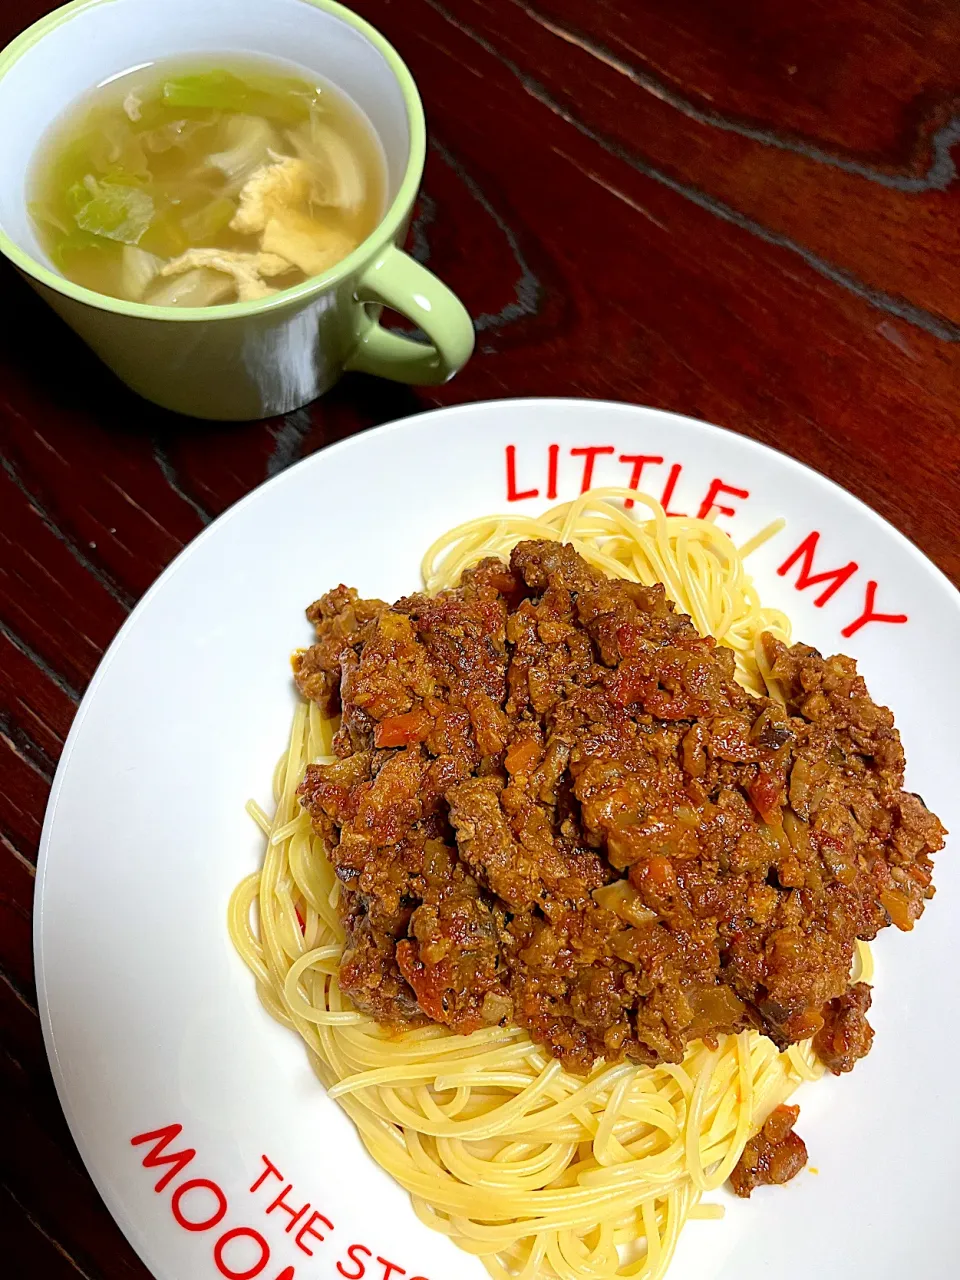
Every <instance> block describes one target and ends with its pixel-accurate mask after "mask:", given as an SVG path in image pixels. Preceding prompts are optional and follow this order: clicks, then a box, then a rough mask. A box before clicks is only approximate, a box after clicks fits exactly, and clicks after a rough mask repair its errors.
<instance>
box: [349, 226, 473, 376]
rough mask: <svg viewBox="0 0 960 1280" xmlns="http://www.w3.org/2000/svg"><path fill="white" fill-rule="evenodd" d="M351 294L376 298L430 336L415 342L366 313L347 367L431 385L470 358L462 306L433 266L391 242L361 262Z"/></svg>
mask: <svg viewBox="0 0 960 1280" xmlns="http://www.w3.org/2000/svg"><path fill="white" fill-rule="evenodd" d="M355 296H356V299H357V302H358V303H359V304H360V306H361V307H362V306H363V304H364V303H367V302H380V303H382V304H383V305H384V306H385V307H391V308H392V309H393V310H394V311H399V312H400V314H401V315H404V316H406V317H407V319H408V320H412V321H413V323H414V324H415V325H418V326H419V327H420V328H421V329H422V330H423V332H424V333H425V334H426V335H427V337H428V338H429V340H430V341H429V343H422V342H414V341H413V339H412V338H405V337H404V336H403V335H402V334H399V333H392V332H391V331H390V330H389V329H384V328H383V326H382V325H381V324H380V323H379V322H378V321H376V320H372V319H371V320H369V322H368V323H367V324H366V325H365V326H364V327H363V328H361V330H360V338H359V342H358V344H357V348H356V350H355V351H354V352H353V354H352V355H351V356H350V358H349V359H348V360H347V362H346V364H345V366H344V367H345V368H346V369H352V370H355V371H357V372H359V373H373V374H376V375H377V376H378V377H380V378H392V379H393V380H394V381H395V382H410V383H413V384H414V385H417V386H422V387H434V386H439V385H440V383H442V382H447V381H448V380H449V379H450V378H452V377H453V375H454V374H455V373H457V372H458V371H459V370H460V369H462V368H463V366H464V365H465V364H466V363H467V361H468V360H469V359H470V353H471V352H472V351H473V343H474V333H473V322H472V321H471V319H470V316H469V314H468V313H467V309H466V307H464V305H463V303H462V302H461V301H460V299H459V298H458V297H457V296H456V295H455V294H454V293H452V292H451V290H450V289H448V288H447V286H446V285H445V284H443V282H442V281H440V280H438V279H437V277H436V276H435V275H434V274H433V272H431V271H428V270H427V269H426V267H422V266H421V265H420V263H419V262H416V261H415V260H414V259H413V258H411V257H410V256H409V255H408V254H406V253H404V252H403V250H402V249H398V248H397V247H396V245H389V246H388V247H387V248H386V249H385V250H384V251H383V253H381V254H379V255H378V256H377V257H376V258H375V259H374V261H373V262H372V263H371V264H370V265H369V266H368V267H366V268H365V270H364V271H363V272H362V274H361V276H360V279H359V281H358V283H357V288H356V293H355Z"/></svg>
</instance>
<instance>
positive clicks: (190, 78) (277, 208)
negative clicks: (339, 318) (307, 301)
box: [28, 55, 385, 307]
mask: <svg viewBox="0 0 960 1280" xmlns="http://www.w3.org/2000/svg"><path fill="white" fill-rule="evenodd" d="M28 187H29V195H28V198H29V202H30V204H29V208H30V215H31V217H32V219H33V222H34V225H35V228H36V232H37V237H38V239H39V241H40V244H41V246H42V247H43V249H44V250H45V252H46V253H47V254H48V256H49V258H50V260H51V261H52V262H53V263H54V265H55V266H56V267H57V269H58V270H59V271H61V272H62V273H63V275H65V276H66V277H67V278H68V279H69V280H73V281H75V282H76V283H77V284H81V285H85V286H86V287H87V288H88V289H94V290H96V291H97V292H98V293H105V294H111V295H112V296H114V297H117V298H126V299H129V300H130V301H132V302H145V303H152V304H154V305H156V306H174V307H204V306H213V305H216V304H219V303H226V302H236V301H248V300H251V299H256V298H263V297H267V296H269V295H270V294H272V293H275V292H276V291H277V290H279V289H286V288H288V287H290V286H291V285H296V284H300V283H302V282H303V281H304V280H307V279H309V278H310V277H311V276H316V275H320V274H321V273H322V272H324V271H326V270H328V269H329V268H330V267H332V266H334V265H335V264H336V263H337V262H339V261H340V260H341V259H342V258H345V257H346V256H347V254H348V253H350V252H351V250H353V249H354V248H356V246H357V245H358V244H360V242H361V241H362V240H364V239H365V238H366V237H367V236H368V235H369V234H370V232H371V231H373V229H374V228H375V227H376V225H377V223H378V222H379V221H380V219H381V217H382V216H383V212H384V208H383V206H384V189H385V169H384V162H383V155H382V152H381V148H380V142H379V139H378V138H377V136H376V134H375V133H374V131H373V129H372V127H371V125H370V123H369V121H368V120H367V119H366V117H365V116H364V115H363V114H362V112H360V110H359V109H358V108H357V107H356V106H355V105H354V104H353V103H352V102H351V101H350V100H349V99H348V98H346V97H345V95H343V94H342V93H339V92H338V91H337V90H336V89H333V88H331V86H330V85H328V84H326V83H319V82H318V81H317V80H315V79H312V78H309V77H308V75H307V73H304V72H302V71H299V70H294V69H292V68H290V67H287V66H285V65H284V64H283V63H279V62H275V61H270V60H267V59H260V58H252V57H239V56H237V55H227V56H223V57H216V58H209V57H208V58H204V59H203V60H200V59H191V60H189V61H185V60H184V59H175V60H171V61H169V62H157V63H154V64H153V65H151V66H149V67H146V68H140V69H137V70H134V71H130V72H127V73H126V74H124V75H120V76H117V77H116V78H115V79H112V80H110V81H108V82H107V83H106V84H103V85H100V86H99V87H98V88H96V89H95V90H93V91H92V92H91V93H90V94H88V95H87V96H86V97H84V98H82V99H80V100H79V101H78V102H76V103H74V105H73V106H72V107H71V108H70V109H69V111H68V112H67V113H66V115H65V117H64V118H63V119H62V120H61V121H59V122H58V123H57V124H56V125H55V126H54V127H53V128H52V129H51V130H50V131H49V132H48V134H47V135H46V137H45V138H44V139H43V140H42V142H41V143H40V145H39V147H38V149H37V152H36V155H35V158H34V161H33V165H32V169H31V173H30V178H29V183H28Z"/></svg>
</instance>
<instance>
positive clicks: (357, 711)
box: [294, 542, 945, 1167]
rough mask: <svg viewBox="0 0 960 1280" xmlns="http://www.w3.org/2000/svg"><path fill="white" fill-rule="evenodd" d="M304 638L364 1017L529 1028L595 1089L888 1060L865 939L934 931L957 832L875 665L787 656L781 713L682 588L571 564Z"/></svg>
mask: <svg viewBox="0 0 960 1280" xmlns="http://www.w3.org/2000/svg"><path fill="white" fill-rule="evenodd" d="M308 617H309V618H310V619H311V621H313V622H314V624H315V626H316V630H317V643H316V644H315V645H314V646H313V647H312V648H310V649H308V650H306V651H305V652H303V653H301V654H299V655H298V656H297V657H296V659H295V662H294V666H295V672H296V679H297V683H298V685H299V687H300V688H301V690H302V692H303V693H304V694H305V695H306V696H307V697H308V698H311V699H313V700H314V701H316V702H317V703H318V704H319V705H320V707H321V708H322V709H323V711H324V712H325V713H327V714H329V715H334V714H336V713H338V712H339V713H340V714H341V715H342V720H341V727H340V729H339V731H338V733H337V735H336V738H335V743H334V749H335V752H336V760H335V761H334V762H333V763H329V764H316V765H310V766H309V767H308V769H307V772H306V776H305V778H304V781H303V784H302V786H301V788H300V798H301V803H302V804H303V806H304V808H305V809H306V810H307V811H308V812H309V814H310V815H311V818H312V821H313V824H314V827H315V829H316V830H317V832H318V833H319V834H320V835H321V836H322V837H323V839H324V841H325V844H326V848H327V850H328V854H329V857H330V860H331V862H332V864H333V866H334V868H335V870H336V874H337V876H338V878H339V880H340V882H341V885H342V892H341V897H340V910H341V913H342V918H343V923H344V926H345V929H346V933H347V945H346V950H345V952H344V956H343V961H342V965H341V972H340V985H341V988H342V989H343V990H344V991H345V992H346V993H347V994H348V995H349V997H350V998H351V1000H352V1001H353V1003H354V1004H355V1005H356V1006H357V1008H359V1009H361V1010H363V1011H365V1012H367V1013H369V1014H370V1015H372V1016H373V1017H374V1018H376V1019H377V1020H378V1021H380V1022H382V1023H386V1024H390V1025H394V1026H399V1027H404V1026H416V1025H421V1024H424V1023H427V1022H431V1021H432V1022H437V1023H442V1024H443V1025H445V1026H447V1027H449V1028H450V1029H451V1030H453V1031H455V1032H459V1033H464V1034H466V1033H469V1032H471V1031H474V1030H476V1029H477V1028H480V1027H484V1026H491V1025H498V1024H507V1023H513V1024H517V1025H519V1026H521V1027H523V1028H525V1029H526V1030H527V1031H528V1032H529V1034H530V1036H531V1037H532V1038H533V1039H534V1040H535V1041H536V1042H537V1043H539V1044H541V1045H543V1046H544V1048H545V1049H547V1050H548V1051H549V1052H550V1053H551V1054H553V1055H554V1056H555V1057H557V1058H559V1059H560V1060H561V1061H562V1062H563V1064H564V1066H565V1067H567V1068H569V1069H570V1070H572V1071H575V1072H586V1071H589V1069H590V1068H591V1067H592V1066H593V1065H594V1063H595V1062H596V1061H597V1060H598V1059H599V1058H604V1059H606V1060H607V1061H612V1060H616V1059H618V1058H623V1057H626V1058H629V1059H632V1060H635V1061H637V1062H641V1063H648V1064H652V1063H657V1062H679V1061H680V1059H681V1058H682V1056H683V1053H684V1050H685V1048H686V1046H687V1045H688V1044H689V1043H690V1042H691V1041H693V1040H697V1039H703V1040H705V1041H706V1042H707V1043H708V1044H714V1043H716V1041H717V1038H718V1037H719V1036H720V1035H722V1034H725V1033H732V1032H736V1031H739V1030H742V1029H744V1028H756V1029H758V1030H759V1031H761V1032H763V1033H764V1034H765V1035H767V1036H769V1037H770V1038H771V1039H772V1040H773V1041H774V1043H775V1044H777V1045H778V1046H780V1047H781V1048H783V1047H785V1046H787V1045H789V1044H792V1043H796V1042H798V1041H802V1040H807V1039H810V1038H811V1037H814V1038H815V1046H816V1049H817V1052H818V1053H819V1054H820V1056H821V1057H822V1059H823V1061H824V1062H825V1063H826V1065H827V1066H828V1067H829V1068H830V1069H831V1070H833V1071H835V1072H839V1071H846V1070H849V1069H850V1068H851V1067H852V1066H853V1064H854V1062H855V1061H856V1060H857V1058H859V1057H861V1056H862V1055H863V1054H865V1053H866V1052H867V1050H868V1049H869V1047H870V1041H871V1039H872V1034H873V1033H872V1031H871V1030H870V1027H869V1024H868V1023H867V1021H866V1011H867V1008H868V1007H869V1003H870V992H869V988H868V987H866V986H864V984H862V983H861V984H857V985H855V986H852V985H851V981H850V972H851V965H852V961H853V958H854V949H855V942H856V940H857V939H858V938H859V939H871V938H873V937H875V936H876V934H877V932H878V931H879V930H880V929H882V928H884V927H885V926H886V925H888V924H890V923H893V924H895V925H897V926H898V927H899V928H900V929H911V928H912V927H913V925H914V922H915V921H916V920H917V919H918V918H919V916H920V915H921V913H922V911H923V908H924V904H925V902H926V901H927V900H928V899H929V898H930V897H931V896H932V895H933V887H932V884H931V871H932V868H931V860H930V855H931V854H932V853H934V852H935V851H936V850H938V849H940V848H941V847H942V844H943V837H944V834H945V833H944V830H943V828H942V826H941V824H940V822H939V821H938V820H937V818H936V817H935V816H934V815H933V814H932V813H930V812H929V811H928V810H927V808H926V807H925V805H924V804H923V802H922V800H920V798H919V797H918V796H916V795H912V794H910V793H909V792H906V791H904V790H903V772H904V755H903V749H902V747H901V744H900V738H899V735H898V733H897V730H896V729H895V728H894V723H893V716H892V715H891V713H890V712H889V711H888V710H887V709H886V708H885V707H881V706H878V705H877V704H876V703H875V702H873V701H872V699H871V698H870V695H869V693H868V692H867V689H866V686H865V684H864V682H863V679H862V678H861V677H860V676H859V675H858V674H857V668H856V664H855V662H854V661H853V659H851V658H848V657H844V656H842V655H838V656H836V657H831V658H823V657H821V656H820V654H818V653H817V652H816V651H815V650H814V649H811V648H809V647H807V646H805V645H802V644H797V645H794V646H792V647H791V648H788V647H786V646H785V645H783V644H781V643H780V642H778V641H776V640H775V639H773V638H772V637H771V636H765V637H764V644H765V646H766V651H767V655H766V656H767V658H768V660H769V662H770V663H771V664H772V675H773V677H774V679H775V681H776V684H777V687H778V689H779V690H780V691H782V696H783V701H782V702H781V701H779V700H775V699H773V698H769V697H763V698H758V697H754V696H752V695H751V694H748V693H747V692H745V691H744V690H743V689H742V688H741V687H740V686H739V685H738V684H737V682H736V681H735V679H734V655H733V653H732V651H731V650H729V649H726V648H724V647H722V646H720V645H718V644H717V643H716V642H715V641H714V640H713V639H712V638H711V637H703V636H701V635H700V634H699V633H698V632H697V631H696V629H695V628H694V626H693V624H692V623H691V621H690V619H689V618H687V617H686V616H685V615H683V614H682V613H680V612H678V611H677V610H676V608H675V607H674V606H673V604H672V603H671V602H670V601H669V600H668V599H667V598H666V595H665V593H664V590H663V588H662V587H661V586H659V585H657V586H653V587H643V586H638V585H636V584H633V583H629V582H624V581H619V580H610V579H607V578H605V577H604V576H603V575H602V574H600V573H599V572H597V571H596V570H594V569H592V568H591V567H590V566H589V565H588V564H587V563H586V562H585V561H584V560H583V559H582V558H581V557H580V556H579V555H578V554H577V553H576V552H575V551H574V550H573V549H572V548H571V547H569V546H565V545H562V544H558V543H554V542H523V543H520V544H519V545H518V546H517V547H516V549H515V550H514V552H513V554H512V556H511V558H510V563H509V565H507V564H503V563H501V562H500V561H497V560H486V561H483V562H482V563H481V564H479V565H478V566H477V567H476V568H474V569H471V570H468V571H467V572H465V573H464V575H463V577H462V580H461V583H460V585H459V586H458V587H457V588H456V589H453V590H448V591H444V592H441V593H439V594H438V595H436V596H426V595H422V594H417V595H412V596H409V597H406V598H405V599H402V600H400V601H398V602H397V603H396V604H395V605H392V606H388V605H386V604H384V603H383V602H381V601H371V600H360V599H359V598H358V596H357V593H356V592H355V591H353V590H350V589H348V588H346V587H343V586H340V587H337V588H336V589H335V590H333V591H331V592H329V593H328V594H327V595H326V596H324V597H322V599H320V600H319V601H317V602H316V603H315V604H313V605H311V607H310V609H309V610H308ZM797 1141H799V1139H798V1140H797ZM801 1145H802V1144H801ZM792 1163H794V1164H795V1163H796V1162H795V1160H794V1161H793V1162H792ZM777 1167H780V1166H779V1165H778V1166H777Z"/></svg>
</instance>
